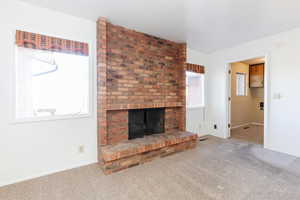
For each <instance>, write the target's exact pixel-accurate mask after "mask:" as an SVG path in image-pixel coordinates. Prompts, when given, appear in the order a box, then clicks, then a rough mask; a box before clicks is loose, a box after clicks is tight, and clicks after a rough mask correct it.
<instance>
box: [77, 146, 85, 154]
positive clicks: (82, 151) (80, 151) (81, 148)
mask: <svg viewBox="0 0 300 200" xmlns="http://www.w3.org/2000/svg"><path fill="white" fill-rule="evenodd" d="M78 153H84V145H80V146H79V147H78Z"/></svg>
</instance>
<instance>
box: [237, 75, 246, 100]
mask: <svg viewBox="0 0 300 200" xmlns="http://www.w3.org/2000/svg"><path fill="white" fill-rule="evenodd" d="M235 75H236V78H235V81H236V88H235V89H236V93H235V95H236V96H237V97H246V96H247V95H248V90H247V73H243V72H236V74H235ZM240 75H242V76H244V87H243V88H244V93H243V94H239V81H238V76H240Z"/></svg>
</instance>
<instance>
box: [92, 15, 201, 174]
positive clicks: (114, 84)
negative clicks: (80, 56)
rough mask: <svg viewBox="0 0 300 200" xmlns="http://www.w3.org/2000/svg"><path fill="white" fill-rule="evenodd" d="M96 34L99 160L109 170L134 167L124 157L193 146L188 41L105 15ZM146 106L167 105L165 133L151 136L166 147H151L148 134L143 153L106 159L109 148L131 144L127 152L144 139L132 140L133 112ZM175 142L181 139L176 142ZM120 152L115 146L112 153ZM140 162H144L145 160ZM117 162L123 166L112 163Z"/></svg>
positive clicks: (128, 159)
mask: <svg viewBox="0 0 300 200" xmlns="http://www.w3.org/2000/svg"><path fill="white" fill-rule="evenodd" d="M97 32H98V33H97V39H98V40H97V52H98V53H97V54H98V56H97V60H98V138H99V142H98V143H99V162H101V163H103V166H104V170H105V171H107V173H109V172H113V171H118V170H120V169H122V168H126V167H129V166H131V165H132V164H128V165H127V164H124V163H123V161H122V163H123V164H122V166H121V164H120V162H121V161H120V160H122V159H125V161H124V162H125V163H131V162H132V161H130V160H131V159H132V158H130V157H135V158H136V157H137V155H139V154H143V153H145V152H148V153H149V154H151V155H152V153H150V152H152V151H153V152H156V153H153V154H158V155H164V154H165V153H164V152H165V151H169V150H170V149H173V150H174V151H177V150H178V149H188V148H190V147H193V146H194V143H195V142H196V140H195V137H197V136H196V134H192V133H187V132H185V112H186V108H185V106H186V102H185V71H186V67H187V65H186V45H185V44H180V43H175V42H173V41H169V40H164V39H160V38H157V37H155V36H151V35H147V34H144V33H140V32H136V31H134V30H129V29H126V28H124V27H121V26H117V25H113V24H111V23H109V22H108V21H107V20H106V19H104V18H100V19H99V20H98V22H97ZM145 108H165V123H164V124H165V127H164V130H165V133H163V134H160V135H155V136H154V135H153V136H149V137H150V138H155V140H158V141H157V144H164V145H163V146H161V147H160V148H158V149H157V148H155V149H151V148H150V149H149V148H148V147H147V144H148V142H149V141H152V139H149V137H147V138H145V139H141V140H142V141H144V145H143V143H142V144H140V145H141V146H139V148H141V149H147V150H146V151H145V152H140V151H138V152H139V153H138V154H134V155H126V156H123V157H120V158H118V159H117V160H113V161H112V160H109V159H107V155H108V149H119V148H123V147H124V144H127V145H128V144H130V145H129V146H128V149H127V150H126V149H125V150H122V152H123V151H124V152H127V151H128V152H131V151H132V148H131V146H132V144H135V143H136V142H137V141H140V140H137V139H134V140H128V110H130V109H145ZM187 135H188V137H187ZM190 135H192V137H190ZM175 136H176V137H175ZM174 137H175V138H176V139H175V138H174ZM166 138H172V139H171V140H170V141H169V140H166ZM182 138H184V139H182ZM135 140H136V141H135ZM173 140H176V141H180V142H179V143H176V144H175V143H174V142H172V141H173ZM166 141H169V142H166ZM174 145H175V146H174ZM125 147H126V145H125ZM175 149H176V150H175ZM119 153H120V152H118V151H117V150H116V151H115V152H114V153H113V154H112V155H113V157H114V156H115V155H119ZM148 153H147V154H148ZM121 154H122V155H123V153H121ZM139 156H141V155H139ZM139 156H138V157H139ZM141 157H143V156H141ZM158 157H159V156H158ZM136 159H137V158H136ZM138 160H139V161H137V162H138V163H142V162H144V160H145V159H144V158H140V159H138ZM112 163H113V164H112ZM116 163H119V164H120V166H118V167H116V168H114V167H111V166H112V165H113V166H115V165H118V164H116ZM136 164H137V163H136ZM108 166H110V167H108ZM112 168H114V169H112Z"/></svg>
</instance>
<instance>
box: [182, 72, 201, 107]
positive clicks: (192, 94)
mask: <svg viewBox="0 0 300 200" xmlns="http://www.w3.org/2000/svg"><path fill="white" fill-rule="evenodd" d="M204 99H205V98H204V74H200V73H194V72H186V104H187V107H189V108H193V107H204V105H205V102H204Z"/></svg>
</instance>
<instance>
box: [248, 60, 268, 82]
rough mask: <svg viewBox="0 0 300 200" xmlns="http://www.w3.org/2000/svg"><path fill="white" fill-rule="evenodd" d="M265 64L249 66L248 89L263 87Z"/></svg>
mask: <svg viewBox="0 0 300 200" xmlns="http://www.w3.org/2000/svg"><path fill="white" fill-rule="evenodd" d="M264 68H265V64H263V63H262V64H255V65H250V66H249V86H250V88H263V87H264Z"/></svg>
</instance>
